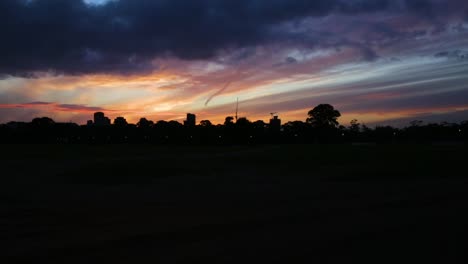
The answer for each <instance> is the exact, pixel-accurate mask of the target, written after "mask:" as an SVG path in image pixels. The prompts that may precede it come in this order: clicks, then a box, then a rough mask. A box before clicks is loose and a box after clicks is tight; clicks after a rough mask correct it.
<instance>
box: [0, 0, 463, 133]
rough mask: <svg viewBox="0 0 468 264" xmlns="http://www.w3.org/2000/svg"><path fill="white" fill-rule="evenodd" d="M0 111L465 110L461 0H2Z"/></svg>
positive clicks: (428, 116) (434, 117)
mask: <svg viewBox="0 0 468 264" xmlns="http://www.w3.org/2000/svg"><path fill="white" fill-rule="evenodd" d="M0 32H1V35H2V36H1V41H0V58H1V59H0V123H6V122H9V121H13V120H14V121H30V120H32V119H33V118H35V117H40V116H48V117H51V118H53V119H54V120H55V121H57V122H69V121H71V122H76V123H79V124H83V123H85V122H86V120H89V119H92V115H93V113H94V112H96V111H103V112H104V113H105V114H106V115H107V116H109V117H110V118H112V119H113V118H115V117H117V116H124V117H125V118H126V119H127V120H128V121H129V122H134V123H135V122H137V121H138V120H139V118H141V117H146V118H148V119H151V120H154V121H157V120H177V121H182V120H184V119H185V115H186V113H189V112H190V113H195V114H196V115H197V120H203V119H209V120H211V121H212V122H214V123H222V122H223V121H224V118H225V117H226V116H232V115H234V112H235V108H236V100H237V98H238V100H239V116H243V117H247V118H248V119H250V120H252V121H255V120H265V121H267V120H268V119H269V118H270V113H274V112H276V113H278V115H279V116H280V118H281V119H282V120H283V123H284V122H287V121H293V120H302V121H305V119H306V118H307V112H308V111H309V110H310V109H312V108H313V107H315V106H316V105H318V104H321V103H329V104H332V105H333V106H334V107H335V108H336V109H338V110H339V111H340V112H341V114H342V117H341V118H340V119H339V122H340V123H341V124H343V125H348V124H349V121H350V120H352V119H358V120H359V122H361V123H365V124H369V125H372V124H377V125H378V124H389V125H399V124H408V123H409V122H410V121H411V120H424V121H426V122H440V121H448V122H460V121H462V120H468V2H467V1H466V0H316V1H308V0H235V1H234V0H224V1H220V0H68V1H63V0H1V1H0Z"/></svg>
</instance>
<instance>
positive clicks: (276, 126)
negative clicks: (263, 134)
mask: <svg viewBox="0 0 468 264" xmlns="http://www.w3.org/2000/svg"><path fill="white" fill-rule="evenodd" d="M280 130H281V119H279V118H278V116H273V118H272V119H270V131H280Z"/></svg>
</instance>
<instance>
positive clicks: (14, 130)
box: [0, 104, 468, 145]
mask: <svg viewBox="0 0 468 264" xmlns="http://www.w3.org/2000/svg"><path fill="white" fill-rule="evenodd" d="M340 116H341V113H340V112H339V111H338V110H336V109H335V108H334V107H333V106H332V105H329V104H320V105H318V106H316V107H314V108H313V109H311V110H310V111H309V112H308V113H307V119H306V121H305V122H303V121H290V122H287V123H285V124H282V125H281V124H280V123H279V122H278V123H275V122H272V121H270V123H265V122H264V121H262V120H258V121H254V122H252V121H250V120H248V119H247V118H245V117H242V118H239V119H237V120H235V118H234V117H232V116H228V117H226V119H225V122H224V123H223V124H218V125H214V124H212V123H211V122H210V121H209V120H202V121H200V123H199V124H198V125H195V124H190V123H188V122H187V123H186V124H181V123H179V122H177V121H163V120H161V121H157V122H153V121H150V120H147V119H146V118H141V119H140V120H139V122H137V123H136V124H129V123H127V122H126V120H125V119H124V118H121V117H119V118H116V119H115V120H114V123H113V124H111V125H106V126H98V125H90V124H88V125H78V124H75V123H57V122H54V120H52V119H51V118H48V117H40V118H34V119H33V120H32V121H31V122H28V123H26V122H9V123H7V124H2V125H0V142H1V143H60V144H79V143H85V144H106V143H148V144H189V145H190V144H194V145H196V144H215V145H216V144H267V143H395V142H403V143H404V142H408V143H427V142H466V141H467V139H468V133H467V131H468V121H464V122H461V123H446V122H442V123H430V124H423V122H422V121H418V120H415V121H412V122H411V123H410V124H409V125H408V126H406V127H404V128H395V127H391V126H377V127H375V128H370V127H368V126H366V125H363V124H360V123H359V121H358V120H356V119H354V120H352V121H351V122H350V124H349V125H348V126H344V125H340V124H339V122H338V118H339V117H340Z"/></svg>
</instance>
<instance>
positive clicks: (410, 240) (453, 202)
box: [0, 145, 468, 263]
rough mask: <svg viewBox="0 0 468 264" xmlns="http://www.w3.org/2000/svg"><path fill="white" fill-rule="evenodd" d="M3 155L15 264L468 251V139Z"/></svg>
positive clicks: (9, 256) (6, 234)
mask: <svg viewBox="0 0 468 264" xmlns="http://www.w3.org/2000/svg"><path fill="white" fill-rule="evenodd" d="M1 150H2V151H1V153H0V158H1V169H2V173H1V187H0V188H1V189H0V191H1V193H0V198H1V201H0V206H1V215H0V221H1V222H0V223H1V225H0V230H1V231H0V232H1V236H0V237H1V239H2V240H3V242H6V244H7V246H6V247H4V248H3V251H4V253H3V254H2V256H3V257H4V258H5V259H6V260H7V261H8V262H3V263H9V262H37V261H44V262H47V263H93V262H104V261H105V262H111V263H141V262H144V261H145V260H150V261H151V262H153V263H193V262H196V261H205V262H206V261H213V262H217V263H231V262H232V263H240V262H244V261H247V260H250V261H257V262H266V263H268V262H270V263H271V262H281V263H283V262H288V261H293V260H294V262H296V263H297V262H301V261H304V262H308V263H310V262H313V261H319V263H326V262H330V261H347V262H349V261H353V260H358V259H362V258H368V259H372V260H374V261H375V262H376V263H381V262H386V261H402V260H407V259H408V258H411V259H414V260H415V261H417V262H427V261H435V262H440V261H444V262H447V261H449V262H451V263H454V262H457V260H459V259H460V258H461V257H463V254H464V247H463V244H462V243H463V241H464V240H465V238H464V236H465V235H466V234H465V233H464V227H465V221H466V220H467V219H466V218H465V217H464V216H463V214H464V213H465V212H464V209H465V208H466V205H465V204H466V175H465V174H466V172H465V171H466V157H467V156H468V155H467V154H468V153H467V152H468V151H467V148H466V147H465V146H463V145H454V146H430V145H377V146H351V145H284V146H283V145H278V146H223V147H219V146H218V147H182V146H178V147H174V146H143V145H110V146H86V145H70V146H67V145H2V146H1ZM405 253H407V254H409V256H408V257H404V255H405Z"/></svg>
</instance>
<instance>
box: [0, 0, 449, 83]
mask: <svg viewBox="0 0 468 264" xmlns="http://www.w3.org/2000/svg"><path fill="white" fill-rule="evenodd" d="M454 1H458V0H454ZM394 2H397V1H389V0H346V1H345V0H317V1H309V0H236V1H234V0H232V1H231V0H227V1H218V0H118V1H111V2H108V3H107V4H105V5H87V4H85V3H84V2H83V1H81V0H69V1H68V0H67V1H64V0H1V1H0V32H1V33H2V41H0V57H1V60H0V75H1V74H3V75H5V74H10V75H23V76H27V77H29V76H33V74H34V72H36V71H51V72H57V73H67V74H80V73H90V72H126V73H129V72H130V73H131V72H141V71H145V70H150V69H153V67H154V65H152V64H151V60H152V59H153V58H155V57H164V56H175V57H178V58H182V59H187V60H191V59H208V58H212V57H214V56H215V55H216V54H217V53H218V52H219V51H222V50H232V49H238V48H247V47H252V46H256V45H264V44H267V43H268V44H269V43H275V42H281V41H284V39H281V38H283V37H284V36H285V35H282V34H279V35H276V34H273V32H275V31H274V28H275V26H278V25H280V24H281V23H283V22H289V21H295V20H300V19H303V18H306V17H310V16H325V15H327V14H330V13H332V12H342V13H347V14H355V13H362V12H376V11H383V10H388V9H391V8H390V7H391V5H394V4H392V3H394ZM405 2H406V6H407V8H408V9H409V10H411V11H412V12H416V13H422V14H429V13H430V14H432V13H433V12H435V11H436V10H435V9H434V8H433V5H432V2H433V1H429V0H428V1H425V0H406V1H405ZM302 40H303V39H302ZM297 41H301V38H298V40H297ZM315 41H316V42H320V40H315ZM363 56H364V57H365V59H367V60H372V59H374V58H375V57H376V55H375V54H373V53H372V50H371V49H363Z"/></svg>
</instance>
